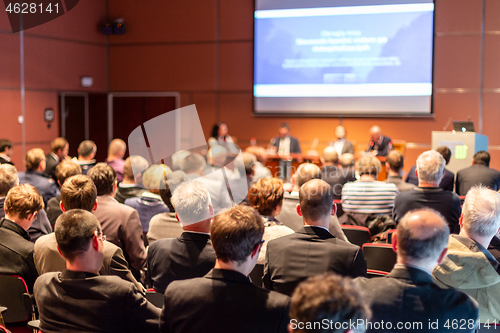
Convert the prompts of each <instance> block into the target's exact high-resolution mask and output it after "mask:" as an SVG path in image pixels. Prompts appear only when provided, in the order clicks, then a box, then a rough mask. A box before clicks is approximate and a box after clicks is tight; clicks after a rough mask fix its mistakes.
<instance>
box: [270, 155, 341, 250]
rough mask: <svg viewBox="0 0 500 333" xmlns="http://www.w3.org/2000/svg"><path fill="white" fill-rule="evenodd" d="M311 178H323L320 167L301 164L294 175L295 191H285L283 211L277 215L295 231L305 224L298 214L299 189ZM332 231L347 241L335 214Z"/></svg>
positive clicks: (331, 220)
mask: <svg viewBox="0 0 500 333" xmlns="http://www.w3.org/2000/svg"><path fill="white" fill-rule="evenodd" d="M311 179H321V170H320V168H319V167H318V166H317V165H315V164H312V163H302V164H301V165H299V167H298V168H297V171H296V172H295V175H294V177H293V178H292V182H293V191H292V192H291V193H290V194H288V193H285V195H284V199H283V207H282V208H281V212H280V213H279V214H278V215H277V216H276V219H278V220H279V221H282V223H283V224H284V225H286V226H287V227H289V228H290V229H292V230H293V231H297V230H300V229H301V228H302V227H303V226H304V223H303V219H302V217H301V216H300V215H299V214H297V205H298V204H299V189H300V187H301V186H302V185H304V184H305V183H307V182H308V181H309V180H311ZM330 232H331V233H332V235H334V236H335V237H337V238H339V239H342V240H345V241H347V238H346V237H345V235H344V232H343V231H342V228H341V227H340V224H339V220H338V218H337V216H335V215H332V216H331V218H330Z"/></svg>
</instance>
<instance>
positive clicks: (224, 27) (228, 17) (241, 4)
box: [219, 0, 254, 40]
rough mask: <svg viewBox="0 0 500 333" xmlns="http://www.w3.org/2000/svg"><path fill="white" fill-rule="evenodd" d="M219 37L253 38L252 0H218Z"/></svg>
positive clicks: (224, 38) (222, 38)
mask: <svg viewBox="0 0 500 333" xmlns="http://www.w3.org/2000/svg"><path fill="white" fill-rule="evenodd" d="M219 3H220V39H221V40H235V39H236V40H240V39H249V40H253V15H248V13H253V6H254V5H253V0H238V1H234V0H219Z"/></svg>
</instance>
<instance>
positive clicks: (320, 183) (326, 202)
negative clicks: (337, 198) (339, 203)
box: [299, 179, 336, 227]
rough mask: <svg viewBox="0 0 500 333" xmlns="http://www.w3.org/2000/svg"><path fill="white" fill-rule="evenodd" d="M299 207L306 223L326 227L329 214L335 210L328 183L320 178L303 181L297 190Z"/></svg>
mask: <svg viewBox="0 0 500 333" xmlns="http://www.w3.org/2000/svg"><path fill="white" fill-rule="evenodd" d="M299 209H300V214H299V215H301V216H302V217H303V218H304V221H306V222H307V224H310V225H323V226H326V227H328V225H329V222H330V216H331V215H332V214H335V212H336V206H335V204H334V203H333V191H332V188H331V187H330V185H329V184H328V183H327V182H325V181H324V180H321V179H313V180H310V181H308V182H307V183H305V184H304V185H303V186H302V187H301V188H300V191H299Z"/></svg>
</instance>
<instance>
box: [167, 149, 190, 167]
mask: <svg viewBox="0 0 500 333" xmlns="http://www.w3.org/2000/svg"><path fill="white" fill-rule="evenodd" d="M190 154H191V153H190V152H189V151H187V150H178V151H176V152H175V153H173V154H172V156H171V160H172V171H177V170H181V163H182V161H183V160H184V158H186V156H188V155H190Z"/></svg>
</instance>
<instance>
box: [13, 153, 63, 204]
mask: <svg viewBox="0 0 500 333" xmlns="http://www.w3.org/2000/svg"><path fill="white" fill-rule="evenodd" d="M24 165H25V166H26V171H25V172H19V182H20V183H21V184H31V185H33V186H34V187H36V189H37V190H38V192H39V193H40V194H41V196H42V198H43V203H44V204H45V206H47V203H48V202H49V200H50V199H51V198H53V197H55V196H56V195H59V189H58V188H57V186H56V184H55V182H54V180H53V179H52V178H49V177H47V176H46V175H45V174H44V173H43V172H44V171H45V154H44V153H43V150H42V149H40V148H33V149H31V150H30V151H28V153H26V157H25V158H24Z"/></svg>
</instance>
